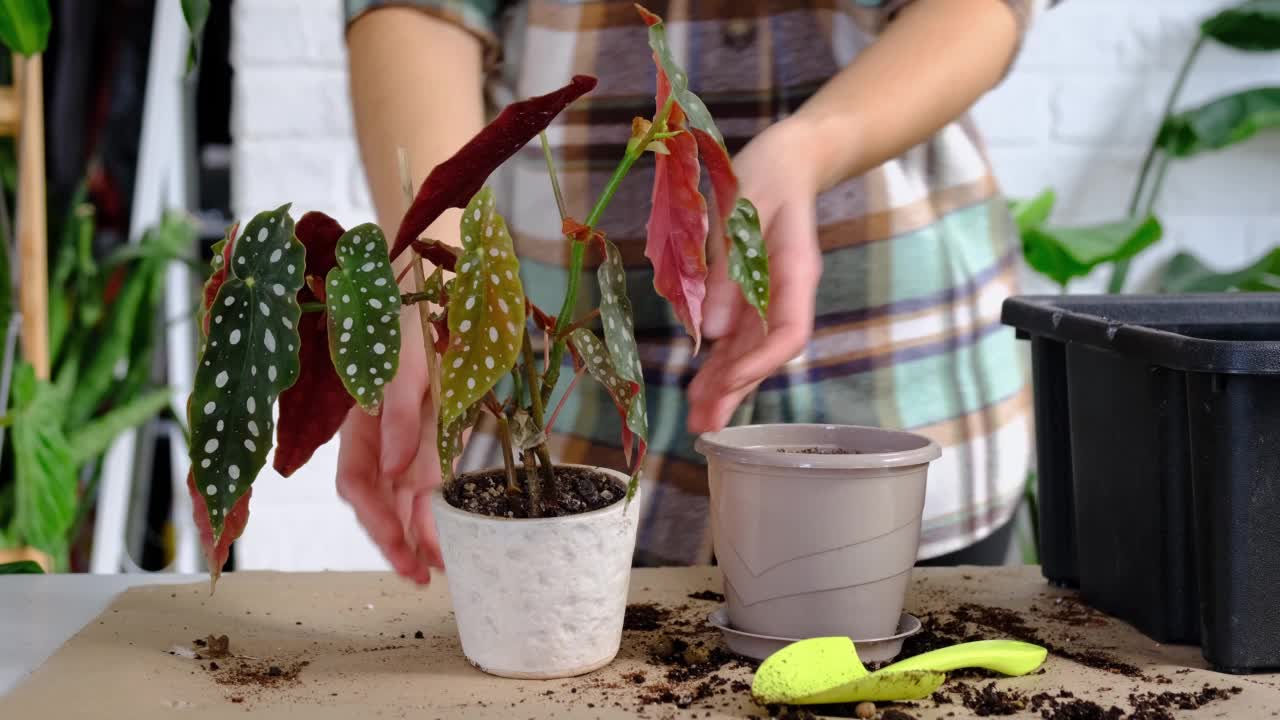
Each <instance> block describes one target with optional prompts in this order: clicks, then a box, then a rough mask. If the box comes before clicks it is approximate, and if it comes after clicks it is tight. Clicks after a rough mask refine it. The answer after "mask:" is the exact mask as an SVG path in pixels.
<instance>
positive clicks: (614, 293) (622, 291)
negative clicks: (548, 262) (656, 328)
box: [596, 237, 643, 382]
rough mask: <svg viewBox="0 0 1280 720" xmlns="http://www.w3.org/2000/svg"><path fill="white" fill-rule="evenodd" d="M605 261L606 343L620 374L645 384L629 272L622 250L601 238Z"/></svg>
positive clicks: (601, 272)
mask: <svg viewBox="0 0 1280 720" xmlns="http://www.w3.org/2000/svg"><path fill="white" fill-rule="evenodd" d="M601 245H603V247H604V261H603V262H601V263H600V267H599V268H598V269H597V270H596V280H597V281H598V282H599V283H600V324H601V325H602V326H603V328H604V342H605V345H607V346H608V348H609V355H610V357H612V358H613V363H614V365H616V366H617V368H618V373H619V374H620V375H622V376H623V377H625V378H627V379H628V380H631V381H633V382H641V378H642V377H643V374H642V373H641V370H640V353H639V351H638V350H637V349H636V337H635V321H634V320H632V317H631V297H630V295H628V294H627V272H626V268H625V267H624V266H623V264H622V254H621V253H619V252H618V247H617V246H616V245H614V244H613V243H612V242H610V241H609V240H607V239H604V238H603V237H602V238H601Z"/></svg>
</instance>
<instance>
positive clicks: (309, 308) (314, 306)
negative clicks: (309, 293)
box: [298, 302, 325, 313]
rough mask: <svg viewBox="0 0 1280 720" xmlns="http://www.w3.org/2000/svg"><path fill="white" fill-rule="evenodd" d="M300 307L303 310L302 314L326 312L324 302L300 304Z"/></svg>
mask: <svg viewBox="0 0 1280 720" xmlns="http://www.w3.org/2000/svg"><path fill="white" fill-rule="evenodd" d="M298 307H300V308H302V312H304V313H316V312H324V311H325V307H324V303H322V302H304V303H298Z"/></svg>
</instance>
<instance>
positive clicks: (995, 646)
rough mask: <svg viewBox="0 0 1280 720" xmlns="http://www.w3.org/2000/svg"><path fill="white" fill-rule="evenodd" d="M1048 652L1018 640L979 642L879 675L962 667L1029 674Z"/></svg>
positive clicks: (925, 656)
mask: <svg viewBox="0 0 1280 720" xmlns="http://www.w3.org/2000/svg"><path fill="white" fill-rule="evenodd" d="M1048 654H1049V651H1048V650H1045V649H1044V648H1042V647H1040V646H1039V645H1032V644H1031V643H1025V642H1021V641H1019V640H978V641H976V642H967V643H960V644H959V645H952V646H950V647H944V648H940V649H938V650H931V651H930V652H927V653H922V654H920V655H916V656H915V657H911V658H907V659H906V660H903V661H901V662H896V663H894V664H892V665H889V666H887V667H883V668H880V670H878V671H877V672H880V673H891V672H902V671H905V670H925V671H929V672H949V671H951V670H958V669H960V668H984V669H986V670H992V671H995V672H998V673H1003V674H1005V675H1026V674H1027V673H1029V672H1031V671H1032V670H1035V669H1036V668H1038V667H1040V665H1041V664H1042V663H1043V662H1044V659H1045V657H1046V656H1047V655H1048Z"/></svg>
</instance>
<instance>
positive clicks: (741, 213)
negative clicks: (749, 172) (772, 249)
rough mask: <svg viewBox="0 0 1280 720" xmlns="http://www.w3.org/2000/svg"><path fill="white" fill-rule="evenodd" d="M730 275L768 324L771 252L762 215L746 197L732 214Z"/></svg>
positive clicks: (736, 205) (730, 222) (730, 218)
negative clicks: (761, 224) (766, 246)
mask: <svg viewBox="0 0 1280 720" xmlns="http://www.w3.org/2000/svg"><path fill="white" fill-rule="evenodd" d="M729 277H730V278H733V281H734V282H736V283H738V287H740V288H742V296H743V297H745V298H746V299H747V302H748V303H751V307H753V308H755V309H756V311H757V312H759V313H760V319H761V320H762V321H764V322H765V323H768V321H769V252H768V250H767V249H766V248H765V246H764V236H763V235H762V234H761V233H760V214H759V213H758V212H756V206H755V205H752V204H751V201H750V200H748V199H746V198H738V202H737V204H735V205H734V207H733V214H732V215H730V216H729Z"/></svg>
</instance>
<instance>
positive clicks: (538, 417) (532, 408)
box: [521, 325, 556, 517]
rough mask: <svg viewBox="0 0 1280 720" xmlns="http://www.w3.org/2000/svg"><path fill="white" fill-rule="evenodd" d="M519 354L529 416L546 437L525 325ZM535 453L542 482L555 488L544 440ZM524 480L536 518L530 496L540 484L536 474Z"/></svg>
mask: <svg viewBox="0 0 1280 720" xmlns="http://www.w3.org/2000/svg"><path fill="white" fill-rule="evenodd" d="M521 352H523V353H524V374H525V380H526V381H528V383H529V414H530V415H531V416H532V417H533V422H534V425H535V426H536V427H537V428H538V429H539V430H542V432H543V435H546V433H547V432H548V431H547V426H546V424H545V423H544V422H543V420H544V417H545V416H544V415H543V412H542V411H543V407H542V388H541V387H540V386H539V384H538V383H539V382H540V379H539V377H538V366H537V361H536V360H535V359H534V356H533V342H532V341H531V340H530V339H529V329H528V326H527V325H526V327H525V331H524V341H523V343H522V346H521ZM536 453H537V456H538V460H539V461H541V463H542V470H543V473H544V474H543V477H542V480H544V481H546V483H547V487H548V488H555V484H556V471H555V467H554V466H553V465H552V464H551V452H550V451H549V450H547V443H546V441H545V440H544V441H543V442H542V443H541V444H539V445H538V447H537V449H536ZM526 462H527V461H526ZM525 480H526V482H527V484H528V486H529V491H530V492H529V494H530V498H531V499H530V506H529V514H530V515H532V516H534V517H537V515H538V514H539V513H540V512H541V508H540V507H538V506H537V505H534V504H533V502H532V496H533V494H534V492H535V488H534V486H535V485H538V484H540V481H539V480H538V478H537V476H536V474H535V475H530V476H528V477H527V478H526V479H525ZM539 490H540V489H539ZM538 495H539V496H541V492H538Z"/></svg>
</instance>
